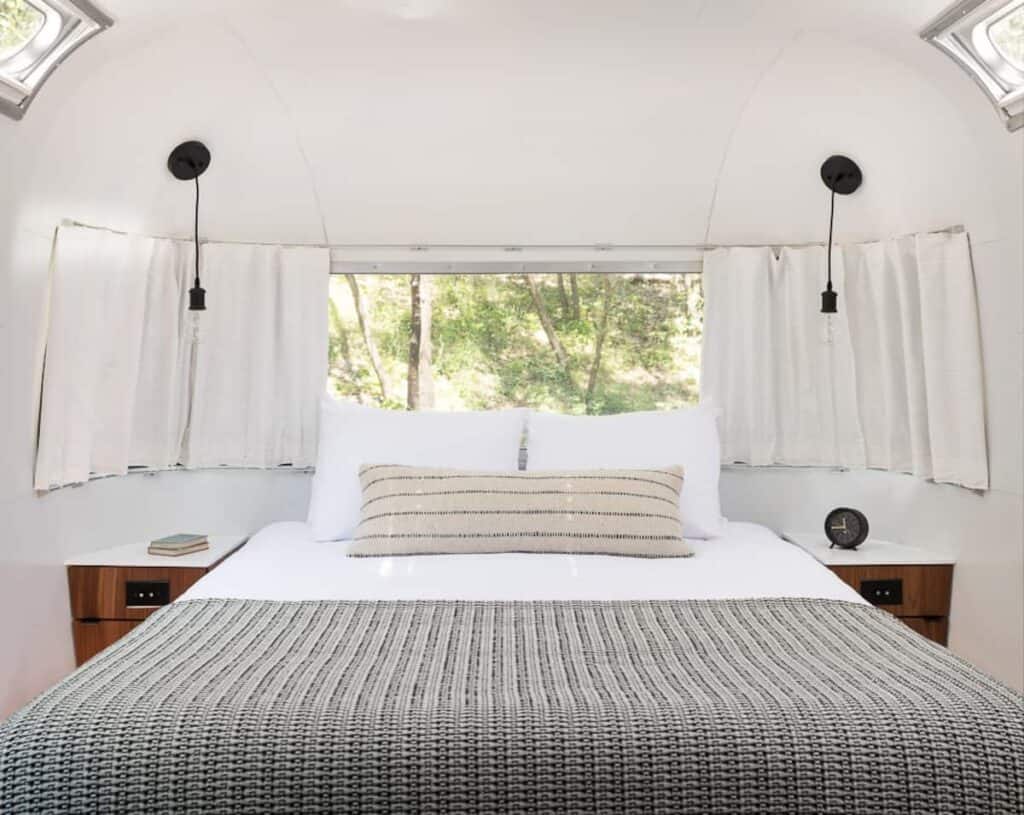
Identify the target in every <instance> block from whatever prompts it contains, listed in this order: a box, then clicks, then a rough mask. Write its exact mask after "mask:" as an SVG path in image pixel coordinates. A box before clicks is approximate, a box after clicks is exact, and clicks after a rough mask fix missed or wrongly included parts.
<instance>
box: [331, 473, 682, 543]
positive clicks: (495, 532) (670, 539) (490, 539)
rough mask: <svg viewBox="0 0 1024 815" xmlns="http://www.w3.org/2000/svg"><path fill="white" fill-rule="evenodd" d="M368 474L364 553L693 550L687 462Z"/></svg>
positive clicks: (358, 535)
mask: <svg viewBox="0 0 1024 815" xmlns="http://www.w3.org/2000/svg"><path fill="white" fill-rule="evenodd" d="M359 480H360V482H361V484H362V488H363V505H362V517H361V520H360V523H359V526H358V527H357V528H356V531H355V534H354V535H353V541H354V543H353V545H352V546H351V547H350V549H349V553H350V554H352V555H355V556H380V555H417V554H486V553H494V552H568V553H573V554H604V555H629V556H632V557H686V556H687V555H690V554H692V553H693V552H692V550H691V549H690V546H689V544H688V543H686V541H684V540H683V537H682V533H683V527H682V523H681V522H680V518H679V492H680V489H681V488H682V486H683V469H682V467H665V468H662V469H659V470H585V471H580V472H534V473H525V472H510V473H497V472H473V471H467V470H448V469H438V468H431V467H407V466H400V465H394V464H366V465H363V466H362V467H361V468H360V470H359Z"/></svg>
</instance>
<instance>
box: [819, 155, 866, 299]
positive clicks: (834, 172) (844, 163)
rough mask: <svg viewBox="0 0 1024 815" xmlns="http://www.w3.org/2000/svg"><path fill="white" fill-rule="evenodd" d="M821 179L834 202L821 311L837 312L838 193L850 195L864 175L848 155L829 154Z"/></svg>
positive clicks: (831, 213)
mask: <svg viewBox="0 0 1024 815" xmlns="http://www.w3.org/2000/svg"><path fill="white" fill-rule="evenodd" d="M821 180H822V181H824V182H825V186H826V187H828V188H829V189H830V190H832V204H831V207H830V209H829V215H828V283H827V284H826V285H825V291H823V292H822V293H821V313H822V314H835V313H836V312H837V311H838V309H837V308H836V305H837V302H838V300H839V295H838V294H837V293H836V292H835V291H833V290H832V226H833V224H834V223H835V218H836V193H839V194H840V195H850V194H851V193H854V192H856V191H857V188H858V187H860V184H861V182H862V181H863V180H864V176H863V175H862V174H861V171H860V167H858V166H857V162H855V161H854V160H853V159H851V158H847V157H846V156H829V157H828V158H827V159H825V163H824V164H822V165H821Z"/></svg>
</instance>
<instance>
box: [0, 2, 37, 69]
mask: <svg viewBox="0 0 1024 815" xmlns="http://www.w3.org/2000/svg"><path fill="white" fill-rule="evenodd" d="M45 22H46V15H45V14H43V12H42V11H40V10H39V9H38V8H37V7H36V6H34V5H32V3H29V2H27V0H0V62H3V61H6V60H8V59H10V58H11V57H13V56H14V55H15V54H17V53H18V52H19V51H22V50H23V49H24V48H25V46H26V45H28V44H29V43H30V42H31V41H32V39H33V38H34V37H35V36H36V35H37V34H38V33H39V29H41V28H42V27H43V23H45Z"/></svg>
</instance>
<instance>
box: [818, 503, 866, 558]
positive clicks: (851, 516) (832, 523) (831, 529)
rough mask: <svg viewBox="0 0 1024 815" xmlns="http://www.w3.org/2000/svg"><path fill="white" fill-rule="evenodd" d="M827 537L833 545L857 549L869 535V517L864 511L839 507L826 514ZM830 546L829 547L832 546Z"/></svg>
mask: <svg viewBox="0 0 1024 815" xmlns="http://www.w3.org/2000/svg"><path fill="white" fill-rule="evenodd" d="M825 537H826V538H828V539H829V542H830V543H831V544H832V546H838V547H839V548H840V549H856V548H857V547H858V546H860V545H861V544H862V543H864V541H865V540H867V537H868V519H867V517H866V516H865V515H864V513H863V512H861V511H860V510H857V509H849V508H848V507H838V508H836V509H833V510H832V511H831V512H830V513H829V514H828V515H826V516H825ZM832 546H829V549H831V548H832Z"/></svg>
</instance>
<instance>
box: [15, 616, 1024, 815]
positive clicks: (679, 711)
mask: <svg viewBox="0 0 1024 815" xmlns="http://www.w3.org/2000/svg"><path fill="white" fill-rule="evenodd" d="M1022 744H1024V699H1022V697H1021V695H1020V694H1017V693H1015V692H1013V691H1010V690H1009V689H1007V688H1006V687H1004V686H1002V685H1000V684H999V683H997V682H995V681H994V680H992V679H990V678H988V677H987V676H985V675H983V674H982V673H980V672H979V671H977V670H975V669H973V668H972V667H970V666H969V665H967V664H966V663H964V662H962V661H961V660H959V659H957V658H955V657H953V656H952V655H951V654H950V653H949V652H948V651H946V650H945V649H944V648H941V647H939V646H937V645H934V644H933V643H930V642H928V641H926V640H924V639H923V638H922V637H919V636H918V635H916V634H914V633H913V632H912V631H910V629H908V628H906V627H904V626H903V624H902V623H900V622H899V621H897V620H896V619H895V618H893V617H891V616H889V615H888V614H886V613H884V612H882V611H879V610H877V609H874V608H870V607H867V606H860V605H854V604H849V603H841V602H835V601H826V600H746V601H690V602H535V603H526V602H522V603H467V602H297V603H281V602H260V601H242V600H194V601H189V602H182V603H175V604H173V605H171V606H169V607H167V608H164V609H161V610H160V611H158V612H157V613H156V614H154V615H153V616H152V617H151V618H150V619H149V620H148V621H147V622H146V623H144V624H143V625H141V626H140V627H139V628H137V629H135V630H134V631H133V632H132V633H130V634H129V635H128V636H126V637H125V638H123V639H122V640H120V641H119V642H118V643H116V644H115V645H114V646H113V647H111V648H110V649H108V650H107V651H105V652H103V653H102V654H100V655H99V656H98V657H97V658H95V659H94V660H92V661H91V662H89V663H88V664H86V665H85V666H83V667H82V668H81V669H79V670H78V671H76V672H75V673H74V674H72V675H71V676H70V677H69V678H67V679H66V680H64V681H63V682H61V683H60V684H59V685H57V686H56V687H55V688H53V689H52V690H50V691H49V692H47V693H45V694H44V695H43V696H41V697H39V698H38V699H37V700H36V701H35V702H33V703H32V704H31V705H29V706H28V707H27V708H25V709H23V710H22V711H20V712H19V713H17V714H15V715H14V716H13V717H12V718H11V719H9V720H8V721H7V722H5V723H3V724H0V811H3V812H4V813H31V814H32V815H37V814H38V813H51V812H52V813H70V812H103V813H129V812H132V813H189V812H214V813H221V812H234V813H256V812H281V813H302V812H366V813H383V812H457V813H471V812H567V811H572V812H607V813H625V812H691V813H710V815H716V814H718V813H720V814H721V815H736V814H741V813H757V815H763V813H778V815H793V814H794V813H814V814H815V815H818V813H843V814H844V815H845V814H846V813H883V812H885V813H931V814H934V813H958V815H960V814H962V813H979V814H980V813H985V814H986V815H989V813H1019V812H1021V810H1022V807H1024V800H1022V794H1024V793H1022V784H1024V752H1022V750H1021V745H1022Z"/></svg>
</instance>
